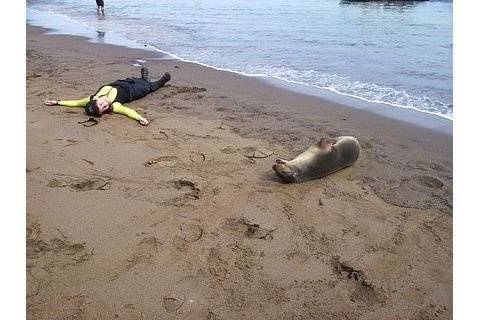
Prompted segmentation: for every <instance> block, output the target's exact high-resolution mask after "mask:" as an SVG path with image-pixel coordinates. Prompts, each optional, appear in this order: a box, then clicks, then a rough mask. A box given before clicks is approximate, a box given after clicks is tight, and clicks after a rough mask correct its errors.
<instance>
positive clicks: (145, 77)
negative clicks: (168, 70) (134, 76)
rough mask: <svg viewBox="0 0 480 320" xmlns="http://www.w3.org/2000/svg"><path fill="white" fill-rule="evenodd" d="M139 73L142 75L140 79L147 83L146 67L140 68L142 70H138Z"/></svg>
mask: <svg viewBox="0 0 480 320" xmlns="http://www.w3.org/2000/svg"><path fill="white" fill-rule="evenodd" d="M140 73H141V75H142V79H143V80H147V81H148V69H147V67H145V66H142V69H140Z"/></svg>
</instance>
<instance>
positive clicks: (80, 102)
mask: <svg viewBox="0 0 480 320" xmlns="http://www.w3.org/2000/svg"><path fill="white" fill-rule="evenodd" d="M89 101H90V97H86V98H83V99H80V100H48V99H47V100H45V101H44V103H45V104H46V105H47V106H56V105H59V106H65V107H85V106H86V105H87V103H88V102H89Z"/></svg>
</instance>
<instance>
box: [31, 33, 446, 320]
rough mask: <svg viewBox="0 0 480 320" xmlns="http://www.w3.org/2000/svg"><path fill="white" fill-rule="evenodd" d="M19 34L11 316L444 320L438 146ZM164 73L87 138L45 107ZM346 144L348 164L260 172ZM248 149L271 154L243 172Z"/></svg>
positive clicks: (130, 53) (208, 73)
mask: <svg viewBox="0 0 480 320" xmlns="http://www.w3.org/2000/svg"><path fill="white" fill-rule="evenodd" d="M42 32H43V30H42V29H40V28H32V27H29V26H27V75H26V76H27V124H26V129H27V163H26V165H27V269H26V271H27V306H26V308H27V317H28V319H49V320H51V319H210V320H212V319H285V320H287V319H451V318H452V137H451V135H447V134H443V133H441V132H437V131H431V130H428V129H422V128H420V127H417V126H414V125H411V124H407V123H404V122H400V121H395V120H392V119H387V118H384V117H382V116H379V115H375V114H372V113H369V112H366V111H363V110H357V109H352V108H348V107H345V106H342V105H339V104H334V103H330V102H327V101H324V100H320V99H318V98H315V97H311V96H305V95H301V94H297V93H292V92H288V91H286V90H282V89H278V88H275V87H272V86H269V85H267V84H265V83H263V82H261V81H258V80H255V79H252V78H247V77H243V76H239V75H236V74H232V73H228V72H220V71H215V70H212V69H208V68H205V67H201V66H199V65H194V64H189V63H183V62H179V61H173V60H163V59H160V56H159V55H158V54H157V53H154V52H148V51H142V50H134V49H127V48H123V47H117V46H112V45H100V44H93V43H87V42H85V41H83V39H82V38H78V37H69V36H52V35H43V34H42ZM135 59H144V60H147V61H148V62H147V65H148V66H149V68H150V75H151V77H152V78H154V77H155V75H158V76H160V75H161V74H162V73H163V72H165V71H169V72H170V73H171V74H172V77H173V79H172V81H171V82H170V83H169V85H168V86H167V87H165V88H162V89H160V90H159V91H158V92H156V93H154V94H151V95H149V96H148V97H146V98H144V99H142V100H139V101H136V102H134V103H131V104H129V106H130V107H132V108H135V109H136V110H137V111H139V112H140V113H142V114H145V115H146V116H147V117H148V118H150V119H153V121H152V122H151V124H150V125H149V126H148V127H142V126H140V125H139V124H138V123H136V122H135V121H133V120H131V119H128V118H126V117H123V116H121V115H115V114H114V115H106V116H104V117H102V118H101V120H100V123H99V124H98V125H96V126H93V127H90V128H86V127H83V126H82V125H79V124H77V121H80V120H85V119H86V118H87V117H86V116H85V115H84V114H83V110H82V109H80V108H78V109H77V108H65V107H59V106H54V107H47V106H44V105H43V104H42V101H43V99H45V98H53V99H56V98H59V99H60V98H61V99H75V98H83V97H85V96H87V95H90V94H92V93H94V92H95V90H96V89H97V88H98V87H99V86H100V85H101V84H103V83H107V82H110V81H112V80H115V79H117V78H122V77H127V76H133V75H136V74H138V72H139V70H138V68H135V67H133V66H132V64H133V63H135ZM337 135H355V136H356V137H357V138H358V140H359V141H360V144H361V146H362V148H363V152H362V154H361V155H360V158H359V160H358V161H357V162H356V163H355V164H354V165H353V166H352V167H350V168H347V169H345V170H342V171H340V172H338V173H335V174H333V175H331V176H328V177H326V178H323V179H320V180H314V181H309V182H306V183H303V184H284V183H281V182H280V181H279V179H278V178H277V177H276V176H275V173H274V171H273V170H272V169H271V166H272V164H273V163H274V160H275V158H277V157H282V158H287V159H290V158H292V157H294V156H295V155H297V154H298V153H300V152H302V151H303V150H304V149H305V148H306V147H308V146H309V145H310V144H311V143H313V142H315V141H317V140H319V139H320V138H321V137H323V136H337ZM254 152H257V153H256V154H258V152H264V153H266V154H269V153H271V152H274V155H272V156H270V157H267V158H264V159H250V158H248V157H246V156H249V155H252V154H254Z"/></svg>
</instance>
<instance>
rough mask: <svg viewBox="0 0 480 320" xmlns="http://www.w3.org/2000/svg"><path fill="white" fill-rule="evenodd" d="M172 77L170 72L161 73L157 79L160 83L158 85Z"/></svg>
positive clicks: (161, 85) (162, 84)
mask: <svg viewBox="0 0 480 320" xmlns="http://www.w3.org/2000/svg"><path fill="white" fill-rule="evenodd" d="M171 78H172V77H171V76H170V73H168V72H165V73H164V74H163V76H162V77H161V78H160V80H158V82H159V84H160V87H163V86H164V85H165V83H167V82H168V81H170V79H171Z"/></svg>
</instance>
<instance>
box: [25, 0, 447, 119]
mask: <svg viewBox="0 0 480 320" xmlns="http://www.w3.org/2000/svg"><path fill="white" fill-rule="evenodd" d="M105 8H106V18H105V19H99V18H98V17H97V16H96V4H95V1H93V0H91V1H85V0H28V1H27V17H26V18H27V21H28V22H29V23H31V24H34V25H41V26H44V27H50V28H55V29H58V30H59V31H61V32H64V33H69V34H81V35H87V36H92V34H96V35H97V40H100V41H110V42H113V43H115V42H121V41H123V42H124V43H127V45H131V46H142V47H143V45H145V44H146V45H148V46H149V47H150V48H155V49H157V50H159V51H162V52H165V53H167V54H169V55H171V56H172V57H174V58H178V59H182V60H185V61H192V62H197V63H200V64H203V65H207V66H211V67H215V68H218V69H223V70H229V71H232V72H238V73H241V74H246V75H253V76H262V77H267V78H272V79H281V80H284V81H287V82H293V83H295V84H296V85H305V86H308V87H314V88H319V90H326V91H328V92H330V93H334V94H335V95H339V96H346V97H348V98H349V99H350V100H352V98H353V100H358V101H359V102H365V101H366V102H372V103H375V104H384V105H386V106H389V107H391V108H409V109H416V110H419V111H421V112H426V113H431V114H434V115H437V116H441V117H443V118H447V119H450V120H451V119H453V102H452V101H453V94H452V51H453V46H452V32H453V30H452V10H453V4H452V1H439V0H437V1H435V0H431V1H375V2H352V1H345V0H297V1H291V0H223V1H219V0H193V1H174V0H138V1H129V0H115V1H113V0H112V1H109V0H105Z"/></svg>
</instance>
